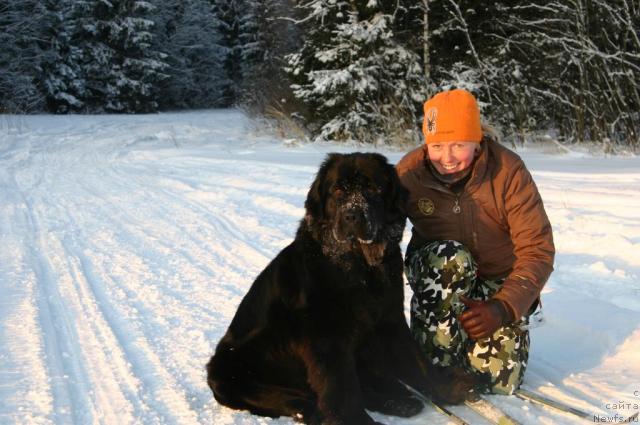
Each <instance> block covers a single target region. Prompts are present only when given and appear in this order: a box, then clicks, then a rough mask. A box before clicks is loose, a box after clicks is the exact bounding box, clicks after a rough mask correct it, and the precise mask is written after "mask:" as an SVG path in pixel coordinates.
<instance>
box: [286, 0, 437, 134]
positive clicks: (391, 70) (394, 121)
mask: <svg viewBox="0 0 640 425" xmlns="http://www.w3.org/2000/svg"><path fill="white" fill-rule="evenodd" d="M397 4H399V3H397ZM304 8H305V10H306V11H307V12H308V14H307V16H306V17H305V18H304V27H305V43H304V45H303V47H302V49H301V50H300V51H299V52H297V53H295V54H292V55H289V56H288V68H287V69H288V71H289V72H290V74H291V76H292V78H293V80H294V81H295V84H294V85H293V86H292V87H293V89H294V93H295V95H296V96H297V97H298V98H300V99H301V100H302V101H303V102H305V104H306V105H307V106H308V107H309V110H310V111H312V112H311V113H310V114H308V120H309V123H310V125H311V126H312V131H313V132H314V134H315V135H316V139H331V140H359V141H363V142H377V141H378V139H380V138H382V137H394V138H400V139H403V140H407V139H412V138H415V137H416V136H417V132H416V131H415V130H416V129H417V126H416V121H415V113H416V111H418V110H419V109H420V107H419V106H420V103H421V102H423V101H424V97H425V92H424V89H425V81H424V79H423V73H422V68H421V66H420V59H419V57H418V55H416V54H415V53H414V52H412V51H411V50H410V49H408V48H407V47H405V46H403V45H402V44H400V43H399V42H398V41H397V39H396V38H395V34H394V32H393V27H394V24H395V21H394V19H395V18H396V17H397V15H394V14H391V13H388V12H390V11H385V10H383V9H382V8H381V7H380V6H379V5H378V2H376V1H369V2H366V3H365V2H354V1H335V0H315V1H312V2H310V3H308V4H306V5H305V6H304ZM385 12H387V13H385ZM314 125H315V127H313V126H314Z"/></svg>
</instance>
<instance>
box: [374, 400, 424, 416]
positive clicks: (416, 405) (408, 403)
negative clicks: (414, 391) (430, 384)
mask: <svg viewBox="0 0 640 425" xmlns="http://www.w3.org/2000/svg"><path fill="white" fill-rule="evenodd" d="M423 408H424V404H423V403H422V402H421V401H420V400H418V399H416V398H413V397H407V398H400V399H394V400H386V401H385V402H384V403H383V405H382V409H381V410H382V412H381V413H384V414H386V415H393V416H400V417H403V418H408V417H411V416H415V415H417V414H418V413H420V412H421V411H422V409H423Z"/></svg>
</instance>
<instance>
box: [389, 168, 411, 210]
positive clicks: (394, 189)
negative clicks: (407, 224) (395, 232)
mask: <svg viewBox="0 0 640 425" xmlns="http://www.w3.org/2000/svg"><path fill="white" fill-rule="evenodd" d="M385 168H386V171H387V177H388V179H389V197H388V199H389V201H388V204H387V214H388V216H387V217H388V221H389V222H393V221H396V220H401V219H405V218H406V217H407V202H409V191H408V190H407V189H406V188H405V187H404V186H403V185H402V183H401V182H400V178H399V177H398V173H397V172H396V168H395V167H394V166H393V165H391V164H388V163H387V164H385Z"/></svg>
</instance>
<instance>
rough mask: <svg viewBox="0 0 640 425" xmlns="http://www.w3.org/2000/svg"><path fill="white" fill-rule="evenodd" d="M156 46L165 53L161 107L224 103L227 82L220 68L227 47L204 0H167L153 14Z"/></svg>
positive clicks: (211, 11)
mask: <svg viewBox="0 0 640 425" xmlns="http://www.w3.org/2000/svg"><path fill="white" fill-rule="evenodd" d="M156 16H157V17H156V22H158V25H157V28H156V33H157V36H156V46H157V49H163V50H164V52H166V53H167V58H166V62H167V63H168V64H169V67H168V68H167V70H166V74H167V75H168V76H169V77H168V78H167V79H166V80H165V81H164V82H163V83H162V96H161V106H162V107H163V108H176V107H178V108H205V107H214V106H221V105H223V104H225V102H226V98H225V95H226V93H225V90H227V89H228V87H229V85H230V82H229V81H228V79H226V77H225V72H224V69H223V65H224V62H225V60H226V53H227V49H226V48H225V47H224V46H222V40H221V35H220V33H219V32H218V27H219V23H218V21H217V18H216V16H215V15H214V13H213V9H212V6H211V4H210V2H209V1H208V0H186V1H175V2H171V1H167V2H164V3H163V4H162V5H161V6H159V7H158V10H157V13H156Z"/></svg>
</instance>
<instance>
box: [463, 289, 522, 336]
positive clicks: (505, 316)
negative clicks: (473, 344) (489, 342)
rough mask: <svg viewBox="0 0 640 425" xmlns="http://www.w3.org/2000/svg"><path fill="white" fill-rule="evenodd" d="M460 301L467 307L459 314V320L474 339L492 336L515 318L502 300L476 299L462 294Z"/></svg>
mask: <svg viewBox="0 0 640 425" xmlns="http://www.w3.org/2000/svg"><path fill="white" fill-rule="evenodd" d="M460 301H462V302H463V303H464V305H466V306H467V309H466V310H465V311H464V312H463V313H462V314H461V315H460V316H458V320H459V321H460V324H462V327H463V328H464V330H465V331H466V332H467V335H469V338H471V339H473V340H478V339H481V338H486V337H488V336H491V335H493V333H494V332H495V331H497V330H498V329H500V328H501V327H502V326H504V325H506V324H507V323H509V322H510V321H512V320H513V319H512V317H511V314H510V311H509V309H508V307H507V306H506V305H504V304H503V303H502V301H500V300H496V299H491V300H488V301H476V300H472V299H469V298H467V297H465V296H464V295H460Z"/></svg>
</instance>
